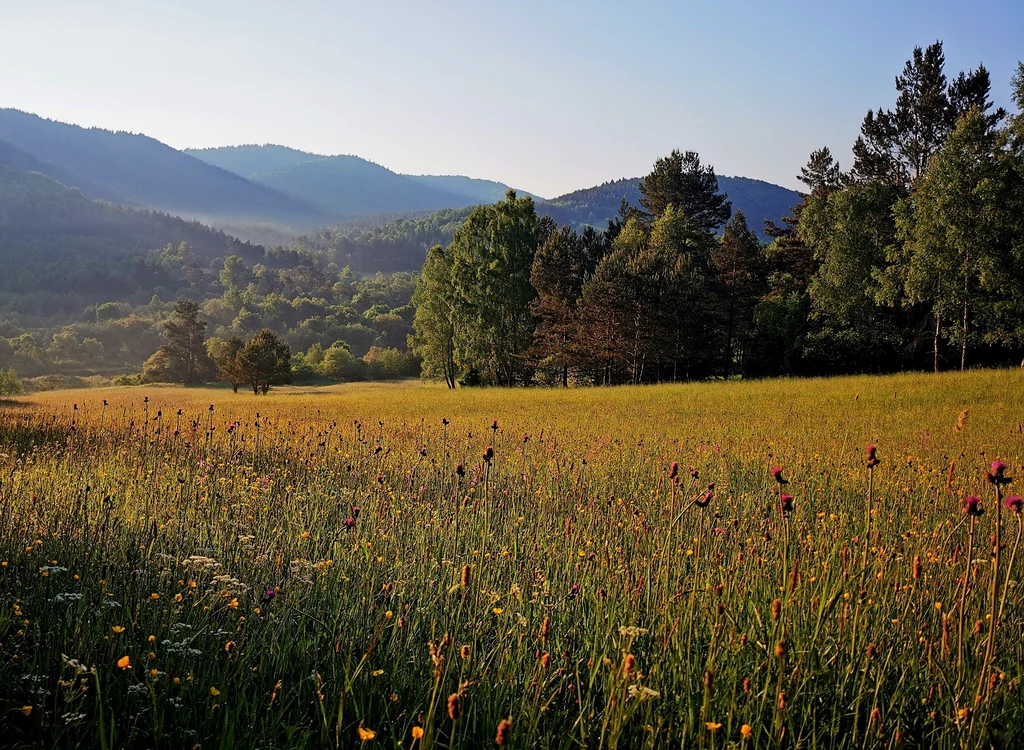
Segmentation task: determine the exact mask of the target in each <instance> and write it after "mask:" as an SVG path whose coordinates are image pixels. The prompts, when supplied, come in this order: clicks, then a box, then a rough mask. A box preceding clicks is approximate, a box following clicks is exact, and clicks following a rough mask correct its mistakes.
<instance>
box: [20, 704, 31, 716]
mask: <svg viewBox="0 0 1024 750" xmlns="http://www.w3.org/2000/svg"><path fill="white" fill-rule="evenodd" d="M21 713H22V714H23V715H25V716H31V714H32V706H22V707H21Z"/></svg>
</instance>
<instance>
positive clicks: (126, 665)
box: [117, 656, 132, 669]
mask: <svg viewBox="0 0 1024 750" xmlns="http://www.w3.org/2000/svg"><path fill="white" fill-rule="evenodd" d="M117 666H119V667H120V668H121V669H131V668H132V660H131V659H129V658H128V657H127V656H122V657H121V658H120V659H118V660H117Z"/></svg>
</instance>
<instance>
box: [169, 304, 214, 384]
mask: <svg viewBox="0 0 1024 750" xmlns="http://www.w3.org/2000/svg"><path fill="white" fill-rule="evenodd" d="M205 330H206V323H205V322H204V321H202V320H199V305H197V304H196V303H195V302H193V301H192V300H189V299H180V300H178V301H177V302H175V303H174V315H173V316H172V317H171V319H170V320H168V321H167V322H166V323H164V336H166V337H167V343H166V344H164V345H163V346H161V347H160V351H161V352H162V353H163V355H164V361H165V363H166V365H165V370H164V377H165V378H166V379H168V380H171V381H173V382H177V383H186V384H195V383H201V382H203V381H204V380H206V379H207V378H209V377H210V376H211V375H212V374H213V363H212V362H211V361H210V357H209V355H208V354H207V352H206V344H205V342H204V331H205Z"/></svg>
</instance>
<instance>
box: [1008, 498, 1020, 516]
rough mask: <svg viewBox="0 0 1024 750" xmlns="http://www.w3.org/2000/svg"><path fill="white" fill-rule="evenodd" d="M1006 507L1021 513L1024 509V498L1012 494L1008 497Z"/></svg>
mask: <svg viewBox="0 0 1024 750" xmlns="http://www.w3.org/2000/svg"><path fill="white" fill-rule="evenodd" d="M1006 507H1007V508H1009V509H1010V510H1012V511H1014V512H1015V513H1020V512H1021V510H1022V509H1024V498H1021V496H1020V495H1010V496H1009V497H1008V498H1006Z"/></svg>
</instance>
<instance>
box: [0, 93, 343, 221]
mask: <svg viewBox="0 0 1024 750" xmlns="http://www.w3.org/2000/svg"><path fill="white" fill-rule="evenodd" d="M0 140H3V141H6V142H7V143H9V144H10V145H12V146H14V147H15V148H17V149H19V150H21V151H23V152H25V153H27V154H30V155H31V156H32V157H34V158H35V159H37V160H38V161H39V162H41V163H43V164H44V165H46V172H45V173H46V174H50V175H51V176H53V177H55V178H56V179H61V180H71V181H74V182H72V184H71V186H73V187H81V189H82V190H83V191H85V192H86V193H87V194H88V195H89V196H90V197H93V198H102V199H105V200H110V201H115V202H117V203H120V204H123V205H130V206H137V207H145V208H153V209H158V210H161V211H168V212H171V213H176V214H180V215H183V216H188V217H203V218H206V219H208V220H227V219H231V220H236V221H245V220H249V221H263V222H271V221H272V222H283V223H294V224H299V225H303V226H308V225H310V224H313V223H316V222H322V221H325V220H326V217H323V216H321V215H320V212H318V211H317V210H316V209H314V208H312V207H311V206H309V205H305V204H303V203H301V202H300V201H297V200H295V199H294V198H290V197H288V196H285V195H282V194H280V193H277V192H275V191H273V190H272V189H269V188H267V187H266V186H263V185H257V184H254V183H252V182H249V181H248V180H246V179H244V178H242V177H240V176H239V175H236V174H234V173H231V172H228V171H226V170H223V169H220V168H218V167H214V166H212V165H210V164H206V163H205V162H203V161H200V160H199V159H196V158H194V157H191V156H189V155H187V154H183V153H182V152H180V151H177V150H175V149H173V148H171V147H170V146H167V145H165V144H163V143H161V142H159V141H157V140H155V139H153V138H149V137H147V136H144V135H134V134H131V133H124V132H117V133H115V132H111V131H109V130H101V129H98V128H89V129H86V128H81V127H78V126H77V125H68V124H65V123H60V122H55V121H52V120H45V119H43V118H41V117H38V116H36V115H31V114H27V113H25V112H20V111H18V110H14V109H0ZM75 182H77V183H78V184H75Z"/></svg>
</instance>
